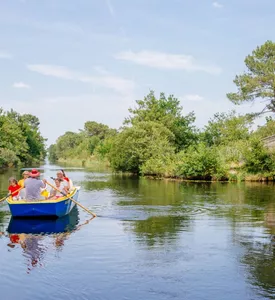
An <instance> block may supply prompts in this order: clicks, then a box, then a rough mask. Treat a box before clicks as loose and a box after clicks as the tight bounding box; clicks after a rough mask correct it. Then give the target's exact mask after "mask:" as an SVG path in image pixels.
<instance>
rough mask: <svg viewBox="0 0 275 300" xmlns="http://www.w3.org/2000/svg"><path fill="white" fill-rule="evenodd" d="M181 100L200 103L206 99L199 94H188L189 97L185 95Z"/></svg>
mask: <svg viewBox="0 0 275 300" xmlns="http://www.w3.org/2000/svg"><path fill="white" fill-rule="evenodd" d="M181 99H182V100H185V101H194V102H199V101H202V100H203V99H204V98H203V97H202V96H200V95H197V94H188V95H184V96H183V97H181Z"/></svg>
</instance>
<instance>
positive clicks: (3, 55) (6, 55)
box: [0, 51, 12, 59]
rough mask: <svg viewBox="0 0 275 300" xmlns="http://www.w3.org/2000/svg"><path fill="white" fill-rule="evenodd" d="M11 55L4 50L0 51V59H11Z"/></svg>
mask: <svg viewBox="0 0 275 300" xmlns="http://www.w3.org/2000/svg"><path fill="white" fill-rule="evenodd" d="M11 58H12V55H11V54H10V53H8V52H5V51H0V59H11Z"/></svg>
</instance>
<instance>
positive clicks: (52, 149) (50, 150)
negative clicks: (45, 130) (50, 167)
mask: <svg viewBox="0 0 275 300" xmlns="http://www.w3.org/2000/svg"><path fill="white" fill-rule="evenodd" d="M56 148H57V147H56V144H53V145H50V147H49V148H48V155H49V160H50V161H51V162H56V161H57V160H58V156H57V153H56Z"/></svg>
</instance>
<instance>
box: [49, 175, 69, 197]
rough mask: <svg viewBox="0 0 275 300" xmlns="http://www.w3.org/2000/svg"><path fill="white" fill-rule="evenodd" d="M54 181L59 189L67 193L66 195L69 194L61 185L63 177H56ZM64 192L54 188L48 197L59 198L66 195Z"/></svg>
mask: <svg viewBox="0 0 275 300" xmlns="http://www.w3.org/2000/svg"><path fill="white" fill-rule="evenodd" d="M54 183H55V186H56V188H57V189H59V190H60V191H61V192H62V193H63V194H65V195H66V194H67V191H66V190H65V189H64V187H62V185H61V179H59V178H55V179H54ZM62 193H60V192H58V191H57V190H56V189H52V190H51V194H50V197H49V198H48V199H58V198H61V197H64V195H63V194H62Z"/></svg>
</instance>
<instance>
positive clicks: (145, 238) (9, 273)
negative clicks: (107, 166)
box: [0, 165, 275, 300]
mask: <svg viewBox="0 0 275 300" xmlns="http://www.w3.org/2000/svg"><path fill="white" fill-rule="evenodd" d="M43 168H44V171H43V176H44V177H45V178H47V179H49V178H50V177H51V176H54V175H55V173H56V170H57V169H58V166H56V165H45V166H43ZM66 171H67V173H68V175H69V177H71V178H72V180H73V182H74V183H75V184H77V185H80V186H81V187H82V189H81V192H80V197H79V201H80V202H81V203H82V204H83V205H85V206H86V207H88V208H89V209H90V210H92V211H94V212H95V213H96V214H97V215H98V217H97V218H95V219H93V220H91V218H90V216H89V215H88V214H87V213H86V212H85V211H84V212H83V210H82V209H81V208H78V209H74V210H73V211H72V212H71V214H70V215H69V216H68V217H67V218H65V219H63V220H61V221H60V220H57V221H46V220H44V221H43V220H40V221H38V223H31V222H35V221H28V220H26V221H24V222H25V223H22V222H20V220H19V221H18V220H13V219H11V217H10V214H9V209H8V206H7V204H6V203H2V204H0V231H1V232H2V233H1V237H0V295H1V297H0V298H1V299H3V300H13V299H20V300H29V299H43V300H44V299H64V300H68V299H73V300H77V299H79V300H80V299H81V300H82V299H94V300H97V299H98V300H101V299H102V300H103V299H104V300H105V299H112V300H120V299H125V300H126V299H133V300H138V299H143V300H147V299H150V300H154V299H156V300H164V299H165V300H168V299H192V300H199V299H200V300H202V299H205V300H208V299H209V300H210V299H211V300H215V299H217V300H221V299H224V300H226V299H228V300H238V299H240V300H245V299H251V300H252V299H275V239H273V234H275V185H273V184H259V183H254V184H252V183H250V184H248V183H247V184H244V183H242V184H234V183H212V184H210V183H185V182H168V181H157V180H149V179H137V178H130V177H122V176H114V175H112V174H111V173H108V172H99V171H91V170H88V169H81V168H79V169H78V168H71V169H67V170H66ZM18 174H19V173H18V172H16V171H14V170H9V171H6V172H3V173H1V174H0V192H1V196H4V195H5V194H6V189H7V180H8V178H9V176H11V175H16V176H18ZM26 222H27V223H26ZM47 222H48V223H47ZM56 222H59V223H56ZM60 224H61V225H60ZM62 224H63V225H64V226H63V227H64V228H63V227H62ZM57 225H58V226H59V228H60V226H61V228H63V229H64V230H63V229H62V230H61V232H56V231H55V230H54V228H55V227H56V226H57ZM26 228H27V229H28V228H29V229H30V230H29V232H27V231H26ZM45 228H46V229H45ZM18 231H19V233H21V234H19V235H14V234H13V232H17V233H18ZM42 231H46V232H47V233H44V234H43V232H42ZM62 231H63V232H62ZM19 240H20V241H21V242H20V243H19Z"/></svg>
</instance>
